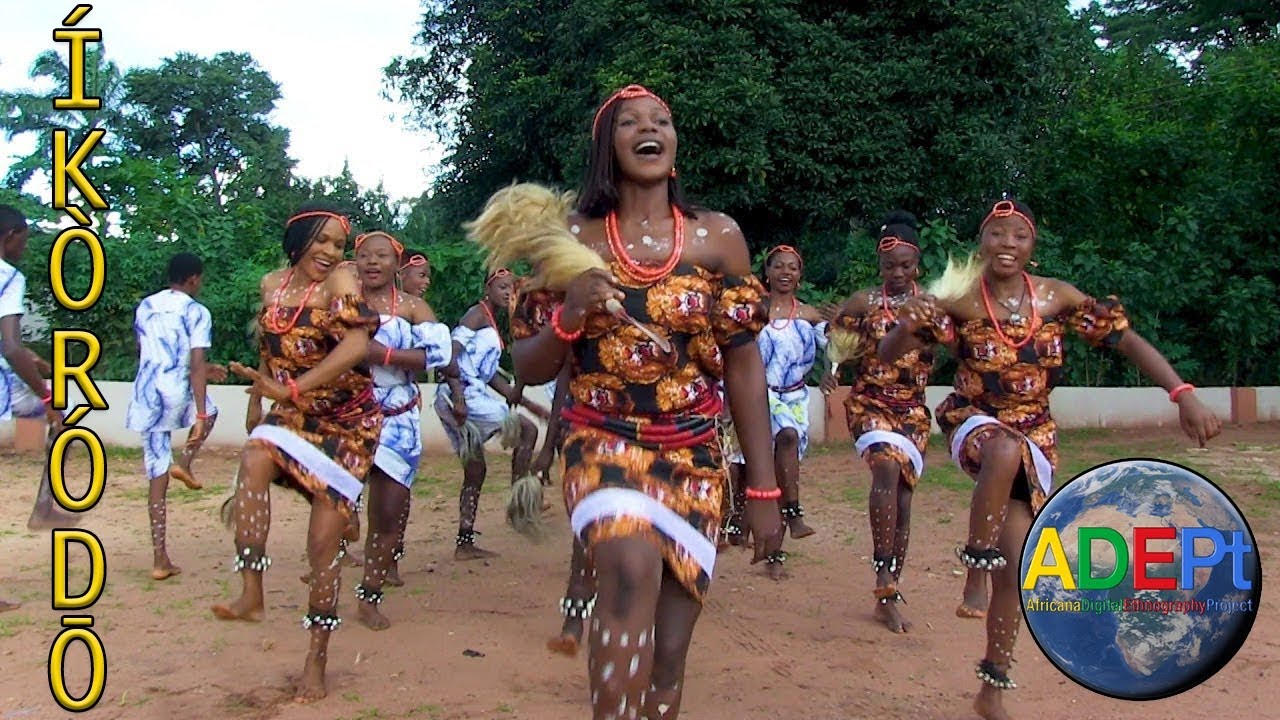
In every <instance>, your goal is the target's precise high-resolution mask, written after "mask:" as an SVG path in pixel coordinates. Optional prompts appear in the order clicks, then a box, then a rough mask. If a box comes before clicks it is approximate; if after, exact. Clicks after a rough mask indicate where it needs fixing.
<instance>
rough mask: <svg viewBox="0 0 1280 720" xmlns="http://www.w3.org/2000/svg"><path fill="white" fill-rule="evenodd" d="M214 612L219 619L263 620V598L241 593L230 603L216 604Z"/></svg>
mask: <svg viewBox="0 0 1280 720" xmlns="http://www.w3.org/2000/svg"><path fill="white" fill-rule="evenodd" d="M213 614H214V616H216V617H217V618H218V619H219V620H245V621H247V622H261V621H262V615H263V607H262V600H261V599H258V600H252V599H250V598H248V597H246V596H244V595H241V596H240V597H239V598H237V599H236V601H235V602H233V603H231V604H230V605H214V606H213Z"/></svg>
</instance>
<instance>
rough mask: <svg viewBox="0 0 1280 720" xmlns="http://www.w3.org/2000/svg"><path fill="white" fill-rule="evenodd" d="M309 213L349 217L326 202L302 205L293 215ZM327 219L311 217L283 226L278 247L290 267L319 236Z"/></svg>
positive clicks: (296, 262)
mask: <svg viewBox="0 0 1280 720" xmlns="http://www.w3.org/2000/svg"><path fill="white" fill-rule="evenodd" d="M309 212H328V213H334V214H336V215H342V216H343V217H348V216H349V215H350V213H348V212H347V211H346V210H344V209H342V208H339V207H338V206H337V205H334V204H333V203H327V202H309V203H304V204H303V205H302V206H300V207H299V208H298V209H297V210H294V211H293V215H301V214H302V213H309ZM291 217H292V216H291ZM328 219H329V218H327V217H325V216H324V215H312V216H311V217H305V218H302V219H301V220H297V221H295V222H292V223H289V224H288V225H286V226H285V228H284V237H283V239H282V240H281V242H280V245H281V247H282V248H283V250H284V254H285V257H287V258H289V264H290V265H297V264H298V261H299V260H301V259H302V254H303V253H305V252H306V251H307V248H309V247H311V243H312V242H314V241H315V239H316V236H317V235H319V234H320V228H322V227H324V224H325V221H327V220H328Z"/></svg>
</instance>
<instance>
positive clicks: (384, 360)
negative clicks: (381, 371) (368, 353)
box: [382, 348, 392, 365]
mask: <svg viewBox="0 0 1280 720" xmlns="http://www.w3.org/2000/svg"><path fill="white" fill-rule="evenodd" d="M391 352H392V349H391V348H387V355H386V357H384V358H382V364H383V365H390V364H391Z"/></svg>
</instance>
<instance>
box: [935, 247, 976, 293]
mask: <svg viewBox="0 0 1280 720" xmlns="http://www.w3.org/2000/svg"><path fill="white" fill-rule="evenodd" d="M985 267H986V263H984V262H983V261H982V259H981V258H979V257H978V255H977V253H970V255H969V256H968V257H967V258H965V259H964V260H961V261H960V262H956V260H955V259H954V258H952V257H951V256H947V269H946V270H944V271H943V273H942V276H941V277H939V278H938V279H937V280H934V281H933V282H932V283H930V284H929V288H928V290H927V291H926V292H928V293H929V294H930V295H932V296H933V297H934V298H936V299H937V300H938V301H939V302H955V301H956V300H959V299H960V298H962V297H964V296H965V295H968V294H969V291H970V290H972V289H973V286H974V285H977V284H978V278H980V277H982V270H983V268H985Z"/></svg>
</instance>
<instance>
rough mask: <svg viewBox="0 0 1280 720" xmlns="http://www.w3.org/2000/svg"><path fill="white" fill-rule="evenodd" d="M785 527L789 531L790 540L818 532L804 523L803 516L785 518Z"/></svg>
mask: <svg viewBox="0 0 1280 720" xmlns="http://www.w3.org/2000/svg"><path fill="white" fill-rule="evenodd" d="M787 529H789V530H790V531H791V539H792V540H799V539H801V538H807V537H809V536H810V535H812V534H814V533H816V532H818V531H817V530H814V529H813V528H811V527H809V526H808V525H805V523H804V518H791V519H789V520H787Z"/></svg>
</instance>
